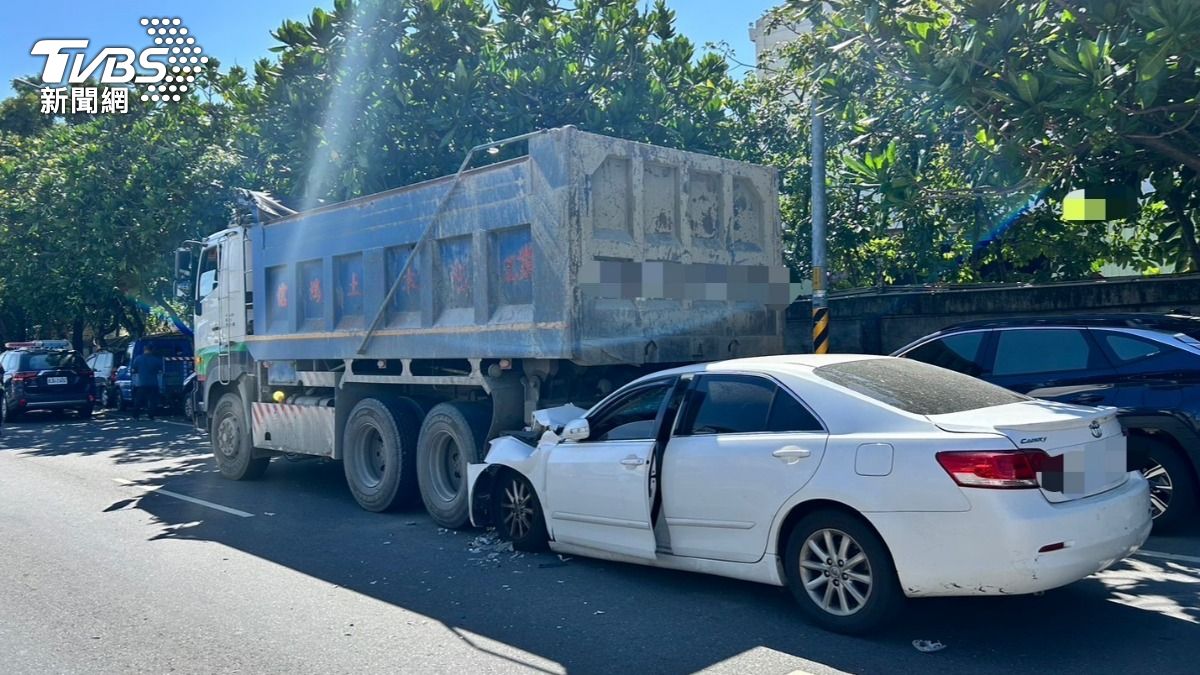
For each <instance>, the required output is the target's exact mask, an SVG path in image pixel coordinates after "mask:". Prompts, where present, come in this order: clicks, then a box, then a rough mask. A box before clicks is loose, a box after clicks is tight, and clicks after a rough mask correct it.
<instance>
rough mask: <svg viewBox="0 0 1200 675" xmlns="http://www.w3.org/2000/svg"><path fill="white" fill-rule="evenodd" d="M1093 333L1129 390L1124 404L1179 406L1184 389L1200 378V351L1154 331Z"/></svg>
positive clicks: (1160, 407) (1161, 407)
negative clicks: (1173, 342)
mask: <svg viewBox="0 0 1200 675" xmlns="http://www.w3.org/2000/svg"><path fill="white" fill-rule="evenodd" d="M1091 333H1092V336H1093V337H1095V338H1096V342H1097V343H1099V344H1100V346H1101V347H1102V348H1103V349H1104V351H1105V353H1106V354H1107V355H1108V358H1109V360H1110V361H1112V362H1113V364H1115V365H1116V369H1117V375H1118V381H1119V383H1120V385H1121V386H1122V387H1123V388H1124V390H1125V396H1124V400H1123V401H1122V404H1121V407H1123V408H1124V407H1128V408H1141V409H1143V410H1172V409H1178V408H1179V407H1180V406H1181V405H1182V403H1183V398H1184V393H1185V392H1186V391H1189V390H1192V388H1193V387H1195V386H1196V383H1197V382H1200V355H1197V354H1195V353H1192V352H1188V351H1184V350H1183V349H1180V348H1179V347H1178V346H1176V345H1174V344H1171V342H1169V341H1167V340H1163V339H1156V338H1154V337H1152V336H1154V333H1151V332H1149V331H1147V332H1144V333H1140V334H1139V333H1135V332H1132V331H1128V330H1125V331H1122V330H1113V329H1106V328H1093V329H1091Z"/></svg>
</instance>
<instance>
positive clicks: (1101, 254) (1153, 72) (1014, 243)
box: [779, 0, 1200, 283]
mask: <svg viewBox="0 0 1200 675" xmlns="http://www.w3.org/2000/svg"><path fill="white" fill-rule="evenodd" d="M779 18H780V20H781V21H783V22H786V23H793V24H794V23H795V22H798V21H800V20H801V19H804V18H807V19H809V20H812V21H814V23H815V29H814V31H813V32H812V33H811V34H810V35H806V36H804V38H802V39H801V40H800V41H798V42H797V43H796V44H794V45H793V46H792V47H791V48H790V49H789V50H788V52H787V56H788V58H789V63H788V68H787V69H786V72H784V73H782V74H781V76H780V77H781V78H783V79H784V80H785V82H786V83H787V84H785V85H783V88H784V89H787V88H791V89H800V90H803V91H805V92H811V93H812V94H813V95H815V96H818V97H819V100H820V101H821V104H822V107H823V108H824V109H825V110H826V111H827V114H828V115H829V117H830V119H831V120H832V126H833V132H832V136H833V147H834V153H833V154H834V159H833V161H834V162H835V163H836V164H840V167H839V169H840V171H839V173H838V174H837V178H836V179H835V181H834V184H835V185H836V186H837V187H843V188H849V190H848V191H849V192H850V193H851V194H846V192H847V190H841V191H840V192H838V193H835V195H836V196H835V197H834V200H835V201H836V207H835V211H834V213H832V214H831V222H833V223H835V225H836V226H837V228H838V231H837V232H835V233H834V235H833V236H834V240H835V241H838V242H840V243H844V244H850V245H851V248H850V249H849V250H845V249H834V248H833V247H832V245H831V250H839V251H841V252H842V257H843V259H842V261H841V265H842V269H844V270H846V271H848V272H851V273H850V274H849V275H848V276H849V281H850V282H851V283H870V282H871V280H870V279H867V278H865V277H864V275H863V274H861V273H860V274H858V275H857V276H855V275H854V274H853V273H852V271H853V270H855V269H859V270H861V269H862V268H860V267H854V266H853V265H854V263H864V262H867V261H866V260H863V259H862V256H863V254H864V253H865V254H866V256H867V257H870V255H871V254H872V253H873V252H879V253H882V254H884V255H885V258H884V259H883V260H882V261H881V262H879V263H878V264H877V265H875V266H874V268H873V269H871V272H872V274H873V275H874V276H876V277H877V278H881V280H888V281H890V280H901V279H906V278H908V279H910V280H919V279H920V277H925V280H968V279H989V280H990V279H998V280H1011V279H1021V278H1034V279H1049V278H1079V277H1083V276H1087V275H1089V274H1092V273H1095V272H1096V271H1097V270H1098V269H1099V267H1100V266H1101V265H1102V264H1103V263H1105V262H1115V263H1119V264H1122V265H1126V266H1130V267H1133V268H1135V269H1141V270H1146V271H1154V270H1157V269H1159V268H1161V267H1164V266H1167V267H1174V268H1176V269H1179V270H1187V269H1192V270H1195V269H1198V268H1200V249H1198V248H1197V245H1196V237H1195V222H1196V219H1197V214H1198V209H1197V207H1198V206H1200V203H1198V202H1197V199H1198V196H1200V190H1198V189H1197V188H1198V187H1200V185H1198V184H1197V182H1196V181H1197V178H1196V176H1197V169H1198V168H1200V152H1198V151H1200V138H1198V137H1197V136H1196V135H1195V127H1194V126H1193V123H1194V122H1195V120H1196V117H1197V114H1198V112H1200V102H1198V101H1197V94H1198V92H1200V72H1198V67H1200V5H1197V4H1196V3H1195V2H1193V1H1192V0H1041V1H1037V0H835V1H832V2H825V3H822V2H819V1H818V0H791V1H790V2H789V3H788V4H787V6H786V8H785V9H783V10H782V11H781V13H780V17H779ZM1104 185H1109V186H1114V185H1119V186H1127V187H1129V188H1130V189H1133V190H1135V191H1138V192H1140V191H1141V188H1142V186H1143V185H1152V186H1153V192H1152V193H1151V194H1147V195H1146V196H1144V198H1143V200H1142V201H1143V207H1144V208H1143V209H1142V211H1141V216H1140V217H1139V218H1138V219H1137V220H1135V221H1131V222H1116V223H1108V224H1105V223H1100V224H1077V223H1068V222H1065V221H1063V220H1062V219H1061V218H1059V217H1058V215H1057V211H1058V205H1059V204H1060V203H1061V200H1062V198H1063V197H1064V196H1065V195H1066V193H1067V192H1069V191H1071V190H1073V189H1078V188H1083V187H1092V186H1104ZM864 200H866V201H868V202H869V204H868V207H867V208H866V210H865V212H864V211H863V210H861V206H862V202H863V201H864ZM876 219H884V220H886V221H888V222H890V223H891V225H892V227H893V229H894V230H895V231H894V232H893V233H891V234H890V235H886V236H885V235H884V233H883V232H881V231H879V230H878V229H874V230H871V231H870V232H869V233H866V232H864V230H869V229H871V223H872V222H873V221H874V220H876ZM847 229H849V230H851V232H846V230H847ZM981 234H982V235H983V236H982V237H981ZM855 256H858V259H857V260H856V259H855ZM937 258H941V259H942V260H944V261H945V262H946V263H947V264H944V265H942V264H939V262H938V260H937ZM914 275H915V276H916V277H917V279H913V277H914Z"/></svg>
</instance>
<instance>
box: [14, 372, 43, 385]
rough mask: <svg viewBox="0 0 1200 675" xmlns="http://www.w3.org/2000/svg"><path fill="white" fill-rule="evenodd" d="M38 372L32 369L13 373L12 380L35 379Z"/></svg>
mask: <svg viewBox="0 0 1200 675" xmlns="http://www.w3.org/2000/svg"><path fill="white" fill-rule="evenodd" d="M37 376H38V374H37V373H36V372H35V371H32V370H26V371H23V372H20V373H13V376H12V379H13V382H33V381H34V380H36V379H37Z"/></svg>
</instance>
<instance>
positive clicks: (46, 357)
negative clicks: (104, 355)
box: [0, 346, 96, 420]
mask: <svg viewBox="0 0 1200 675" xmlns="http://www.w3.org/2000/svg"><path fill="white" fill-rule="evenodd" d="M0 369H3V371H4V386H3V389H4V408H5V417H6V419H8V420H14V419H16V418H18V417H19V416H21V415H23V414H24V413H26V412H29V411H31V410H75V411H76V412H78V413H79V414H80V415H82V416H84V417H91V415H92V408H93V406H95V402H96V397H95V394H94V387H93V383H92V377H93V376H92V371H91V369H90V368H88V367H87V364H86V363H84V361H83V359H82V358H81V357H80V356H79V354H78V353H76V352H75V351H74V350H68V349H47V348H44V347H26V346H18V347H16V348H13V349H10V350H9V351H6V352H4V354H2V355H0Z"/></svg>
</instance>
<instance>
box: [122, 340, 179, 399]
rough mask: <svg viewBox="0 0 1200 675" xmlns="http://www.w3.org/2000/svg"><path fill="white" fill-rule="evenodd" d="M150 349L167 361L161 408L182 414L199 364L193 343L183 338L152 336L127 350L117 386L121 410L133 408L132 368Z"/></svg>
mask: <svg viewBox="0 0 1200 675" xmlns="http://www.w3.org/2000/svg"><path fill="white" fill-rule="evenodd" d="M146 345H150V346H152V347H153V348H154V353H155V354H157V355H158V356H159V357H161V358H162V360H163V374H162V377H160V378H159V381H158V393H159V406H160V407H162V408H166V409H168V410H179V411H182V410H183V409H184V408H185V401H186V400H187V398H189V397H188V389H189V387H190V384H191V379H192V377H191V376H192V373H193V371H194V370H195V363H194V361H193V359H192V341H191V340H190V339H188V338H186V337H184V336H182V335H178V334H169V335H148V336H146V337H142V338H138V339H137V340H134V341H133V342H132V343H130V345H129V347H128V348H127V349H126V350H125V359H124V361H125V364H126V365H123V366H121V367H120V368H119V369H117V375H116V380H115V384H116V387H117V391H118V392H119V394H120V397H119V399H118V401H117V407H118V408H120V409H121V410H128V409H129V408H132V407H133V380H132V375H131V374H130V372H129V364H131V363H133V360H134V359H135V358H137V357H138V356H140V355H141V354H142V352H143V351H145V348H146Z"/></svg>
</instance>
